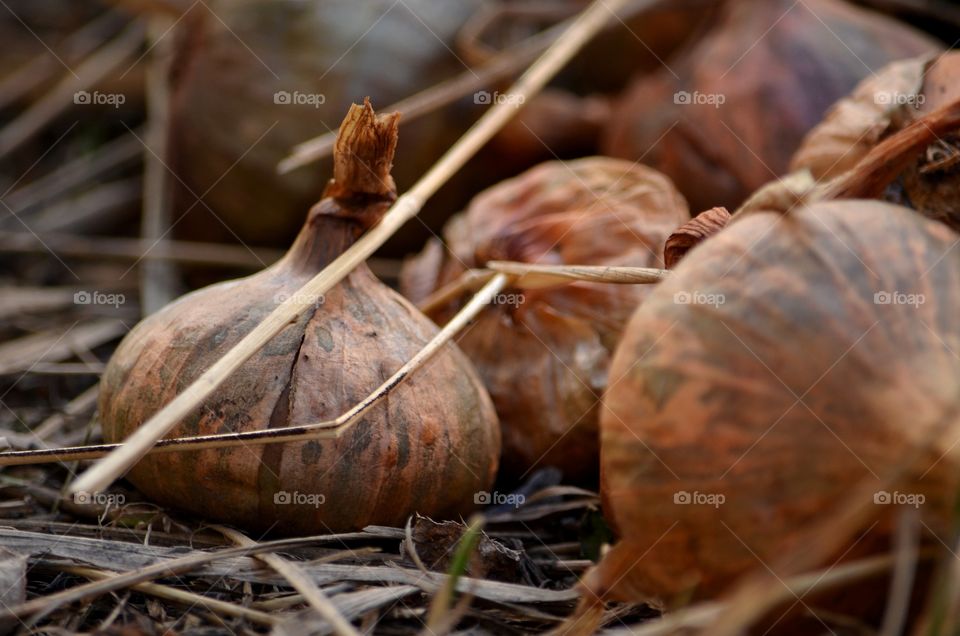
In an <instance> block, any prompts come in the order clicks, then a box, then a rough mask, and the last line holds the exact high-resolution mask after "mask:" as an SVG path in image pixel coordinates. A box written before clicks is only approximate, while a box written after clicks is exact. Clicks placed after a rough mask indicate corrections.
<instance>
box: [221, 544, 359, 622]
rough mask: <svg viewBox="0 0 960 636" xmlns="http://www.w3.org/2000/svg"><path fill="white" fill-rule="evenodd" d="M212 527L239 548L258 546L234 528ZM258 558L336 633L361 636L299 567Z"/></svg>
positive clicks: (266, 555)
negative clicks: (298, 594) (284, 581)
mask: <svg viewBox="0 0 960 636" xmlns="http://www.w3.org/2000/svg"><path fill="white" fill-rule="evenodd" d="M211 527H212V528H213V529H214V530H216V531H217V532H220V533H221V534H223V536H225V537H227V538H228V539H230V540H231V541H233V542H234V543H236V544H237V545H239V546H243V547H253V546H256V545H257V542H256V541H254V540H252V539H250V538H249V537H247V536H246V535H244V534H243V533H241V532H238V531H236V530H233V529H232V528H227V527H224V526H217V525H215V526H211ZM256 558H257V559H259V560H261V561H263V562H264V563H265V564H266V565H268V566H270V567H271V568H273V569H274V570H276V572H277V574H279V575H280V576H282V577H283V578H285V579H286V580H287V581H288V582H289V583H290V585H291V586H292V587H293V589H295V590H296V591H298V592H300V594H301V595H302V596H303V598H304V599H305V600H306V601H307V603H309V604H310V607H312V608H313V609H315V610H317V612H319V613H320V616H322V617H323V618H325V619H326V620H327V622H328V623H330V626H331V627H332V628H333V631H334V633H336V634H340V636H360V632H358V631H357V630H356V629H354V628H353V625H351V624H350V622H349V621H348V620H347V619H345V618H344V617H343V616H342V615H341V614H340V612H339V611H338V610H337V608H336V606H335V605H334V604H333V603H331V602H330V599H329V598H327V596H326V594H324V593H323V591H322V590H321V589H320V588H319V587H317V584H316V583H314V582H313V581H312V580H311V579H310V577H309V576H308V575H307V574H306V573H305V572H304V571H303V570H301V569H300V568H299V567H298V566H297V565H295V564H294V563H292V562H290V561H287V560H286V559H284V558H282V557H280V556H277V555H276V554H274V553H272V552H266V553H263V554H259V555H257V557H256Z"/></svg>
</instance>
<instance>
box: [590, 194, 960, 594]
mask: <svg viewBox="0 0 960 636" xmlns="http://www.w3.org/2000/svg"><path fill="white" fill-rule="evenodd" d="M957 240H958V237H957V235H956V234H955V233H954V232H952V231H951V230H950V229H949V228H947V227H946V226H944V225H942V224H940V223H936V222H933V221H930V220H927V219H924V218H923V217H921V216H920V215H918V214H916V213H914V212H912V211H911V210H908V209H906V208H902V207H898V206H894V205H890V204H886V203H880V202H875V201H862V200H851V201H843V202H828V203H818V204H815V205H811V206H808V207H805V208H801V209H798V210H794V211H793V212H791V213H789V214H787V215H786V216H783V215H781V214H779V213H773V212H758V213H750V214H749V215H747V216H745V217H734V220H733V221H732V222H731V223H730V225H728V226H727V227H726V228H725V229H724V230H723V231H721V232H720V233H718V234H717V235H715V236H713V237H711V238H710V239H708V240H707V241H705V242H704V243H703V244H701V245H700V246H698V247H697V248H696V249H695V250H692V251H691V252H690V253H689V254H688V255H687V256H686V257H685V258H684V259H683V260H682V261H681V262H680V264H679V265H678V266H677V268H676V270H674V275H673V276H672V277H671V278H669V279H667V280H666V281H664V282H663V283H661V284H660V285H658V286H657V288H656V289H655V290H654V291H653V293H652V294H651V295H650V296H649V297H648V298H647V299H646V301H645V302H644V303H643V305H641V306H640V308H639V309H638V310H637V312H636V313H635V314H634V316H633V318H632V319H631V321H630V324H629V325H628V327H627V328H626V330H625V332H624V337H623V339H622V341H621V343H620V345H619V347H618V348H617V352H616V354H615V356H614V359H613V363H612V365H611V371H610V378H611V380H610V386H611V388H610V389H609V390H608V391H607V393H606V394H605V396H604V405H605V407H606V408H605V409H604V411H603V412H602V415H601V476H602V479H601V481H602V488H601V491H602V495H603V500H604V514H605V515H606V516H607V518H608V520H609V521H610V522H611V523H612V525H614V526H615V528H616V531H617V533H618V535H619V537H620V540H619V543H617V544H616V545H615V546H614V547H613V549H612V550H610V551H609V552H608V553H607V555H606V556H605V557H604V559H603V561H602V562H601V564H600V565H599V566H598V568H597V569H595V570H594V571H592V572H591V573H590V574H589V575H588V576H587V577H586V578H585V584H586V586H587V588H588V589H589V590H590V591H591V592H592V593H593V594H596V595H597V596H599V597H601V598H604V599H618V600H630V601H637V600H641V599H649V598H659V599H661V600H664V601H665V602H675V601H676V600H677V599H679V598H698V597H699V598H702V597H714V596H717V595H720V594H722V593H724V592H725V591H729V590H730V589H731V587H732V586H733V585H734V584H735V582H736V580H737V577H738V576H740V575H742V574H744V573H746V572H747V571H748V570H752V569H754V568H762V567H763V566H762V564H764V563H765V564H775V563H776V562H778V561H779V557H781V556H784V555H785V554H786V553H789V552H790V551H791V550H804V549H805V546H807V545H809V543H808V540H809V535H807V534H806V533H805V532H804V529H806V528H809V527H811V524H815V523H821V522H826V521H827V520H829V519H832V518H835V517H833V515H834V514H836V511H837V509H838V507H840V506H842V505H843V503H844V502H845V501H846V500H847V499H846V498H848V497H849V496H850V495H851V494H852V493H854V492H857V490H856V487H858V486H860V485H861V484H863V483H864V482H863V480H867V479H873V478H874V476H876V477H878V479H877V490H878V491H881V490H885V491H891V492H892V491H894V490H896V491H899V492H901V493H920V494H923V495H924V496H925V498H926V500H925V503H924V504H923V505H922V506H920V508H919V511H920V514H921V515H922V519H923V522H924V524H926V528H927V529H929V530H930V532H936V533H939V535H940V537H941V538H945V537H947V536H948V535H947V531H948V528H950V525H951V521H950V519H951V511H952V508H953V505H954V498H955V495H956V493H957V486H958V478H960V470H958V463H960V462H958V457H957V453H956V449H953V450H951V446H952V445H953V444H954V443H955V442H956V439H957V435H958V431H960V428H958V425H960V421H954V420H956V418H957V413H958V410H960V358H957V356H956V354H955V352H956V351H958V350H960V349H958V347H960V323H958V322H957V320H956V316H957V315H958V312H960V296H958V294H957V290H958V289H960V252H957V251H956V250H951V247H952V246H953V245H954V244H955V242H956V241H957ZM884 292H886V293H892V292H899V293H901V294H916V295H923V296H924V302H919V303H916V304H909V303H907V302H903V303H896V302H890V303H887V304H884V303H883V302H882V301H881V302H877V301H876V297H875V294H878V293H884ZM678 293H699V294H703V295H707V294H713V295H715V299H716V298H717V297H718V296H719V295H722V296H724V299H723V302H720V303H715V304H706V303H703V304H681V303H677V302H675V295H676V294H678ZM701 298H703V299H706V298H707V297H706V296H701ZM881 298H883V297H881ZM614 378H617V381H616V382H615V381H614ZM944 425H949V427H948V428H946V430H945V431H944V429H943V428H940V427H941V426H944ZM929 442H932V443H931V446H930V447H927V450H924V451H923V452H922V455H923V456H922V458H921V460H920V461H919V462H918V464H917V465H916V466H911V467H910V470H908V471H907V473H906V476H905V477H904V478H903V480H902V481H899V482H897V483H896V484H895V486H894V488H890V487H889V486H887V487H884V484H883V482H881V481H880V479H879V478H883V477H884V476H885V475H889V474H890V471H891V470H892V469H893V467H894V466H896V465H897V464H898V462H899V461H900V460H901V459H902V458H904V457H907V456H908V455H909V454H910V452H911V449H912V448H917V445H918V444H924V443H929ZM678 492H687V493H691V494H692V493H705V494H721V495H723V496H724V497H725V502H724V503H722V504H721V505H719V506H718V507H714V506H712V505H696V504H695V503H694V504H689V503H688V504H685V505H684V504H679V503H677V502H676V501H675V499H674V497H675V496H676V493H678ZM862 503H863V504H864V505H868V506H871V507H872V506H874V501H865V502H862ZM898 509H899V508H898V506H878V507H876V508H874V509H873V510H874V512H875V513H876V514H875V515H872V516H871V522H872V520H873V517H876V518H877V519H878V524H877V525H876V526H873V527H869V528H868V527H864V528H863V530H868V532H867V533H866V535H865V536H864V537H863V538H862V539H860V540H859V542H856V541H857V540H856V538H854V539H851V541H850V543H849V544H847V547H850V546H852V545H854V543H855V542H856V544H855V548H854V549H851V550H850V551H849V552H847V553H845V554H844V558H857V557H858V556H863V555H864V554H865V553H867V554H876V553H878V552H880V551H887V550H889V549H890V531H891V521H892V519H893V518H895V516H896V515H897V511H898ZM924 538H925V539H930V538H931V537H930V534H929V533H928V532H927V531H926V530H925V531H924ZM838 556H839V555H838ZM641 557H642V558H641ZM826 565H829V564H826ZM591 598H592V597H591Z"/></svg>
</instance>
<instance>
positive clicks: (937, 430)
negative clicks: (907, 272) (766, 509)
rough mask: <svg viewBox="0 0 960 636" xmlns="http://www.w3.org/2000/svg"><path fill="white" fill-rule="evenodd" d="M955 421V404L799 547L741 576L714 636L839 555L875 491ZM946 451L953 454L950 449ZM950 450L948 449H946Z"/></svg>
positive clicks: (870, 512)
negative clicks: (789, 580)
mask: <svg viewBox="0 0 960 636" xmlns="http://www.w3.org/2000/svg"><path fill="white" fill-rule="evenodd" d="M958 423H960V401H957V402H956V403H955V404H954V405H952V406H951V408H950V409H948V411H947V412H946V413H945V414H944V415H943V417H941V418H940V420H939V421H938V422H936V423H935V424H934V425H933V426H931V427H930V430H928V431H926V435H925V436H924V438H923V439H921V440H920V441H918V442H917V443H916V444H914V445H913V446H912V447H910V448H907V449H905V450H904V453H903V456H902V459H901V460H900V461H899V462H898V463H896V464H894V465H892V466H890V467H889V468H888V469H887V470H886V471H885V473H884V474H883V475H882V476H881V479H880V480H877V479H876V478H874V477H873V476H868V477H865V478H864V479H862V480H861V482H860V484H858V485H857V486H856V488H854V489H853V491H852V493H851V494H850V495H849V496H848V497H847V498H846V499H845V500H844V501H841V502H840V504H839V505H838V506H837V507H836V509H835V510H834V511H833V513H832V514H828V515H826V516H825V518H824V520H823V521H821V522H818V523H815V524H813V525H812V526H811V527H810V528H809V529H807V530H806V532H805V538H804V539H803V540H800V541H798V542H797V545H799V546H801V548H800V549H797V550H793V551H792V552H788V553H786V554H784V555H783V557H782V558H781V559H780V560H779V561H778V562H776V563H772V564H770V565H769V566H766V567H765V568H764V569H762V570H757V572H756V573H755V574H754V575H751V576H747V577H745V579H744V580H743V582H742V583H740V584H739V585H738V586H737V587H736V588H735V589H734V590H733V593H732V594H731V595H730V602H729V603H728V604H727V605H726V607H725V610H724V612H723V613H722V614H721V615H720V616H719V617H718V619H717V620H716V622H715V623H714V626H713V628H712V632H711V633H712V634H715V635H717V636H735V635H737V634H741V633H743V631H744V628H745V627H746V626H748V625H752V624H753V623H755V622H756V621H757V620H758V619H760V618H761V617H762V616H763V615H764V614H766V612H767V611H769V610H770V609H772V608H773V607H775V606H776V605H777V604H778V603H779V602H780V599H779V596H778V593H777V588H778V587H781V585H780V583H779V581H780V580H781V579H783V578H785V577H788V576H793V575H795V574H797V573H798V572H803V571H805V570H808V569H810V568H813V567H817V566H820V565H821V564H822V563H824V562H826V561H827V560H828V559H829V558H830V557H831V556H833V555H836V554H839V553H840V552H841V551H842V550H843V548H844V546H845V545H846V544H847V543H848V542H849V540H850V537H852V536H854V535H855V534H856V533H857V532H860V531H861V530H863V529H864V528H866V527H868V525H869V522H870V520H871V519H873V518H875V517H876V516H877V515H878V514H879V511H878V510H877V508H878V506H877V505H876V504H874V501H873V496H874V493H876V492H877V491H878V490H892V489H893V488H894V487H895V485H896V484H897V483H898V482H899V481H900V480H901V479H903V478H904V477H905V476H906V475H908V474H910V473H911V471H913V470H916V469H917V467H918V466H919V465H920V462H921V461H922V460H923V459H924V458H925V457H928V456H929V454H930V453H931V452H932V451H933V450H935V449H936V448H937V444H938V443H939V442H941V441H942V440H943V439H944V437H945V436H946V435H947V434H948V433H949V432H950V431H951V430H952V429H954V428H956V427H957V425H958ZM951 451H952V452H954V453H956V452H958V451H957V450H956V449H951ZM948 452H950V451H948Z"/></svg>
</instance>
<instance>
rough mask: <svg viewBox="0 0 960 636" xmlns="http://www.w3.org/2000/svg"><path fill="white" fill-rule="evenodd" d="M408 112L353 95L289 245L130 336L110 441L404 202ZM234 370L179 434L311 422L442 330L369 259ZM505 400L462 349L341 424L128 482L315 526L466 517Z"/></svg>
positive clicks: (162, 494)
mask: <svg viewBox="0 0 960 636" xmlns="http://www.w3.org/2000/svg"><path fill="white" fill-rule="evenodd" d="M396 127H397V116H396V115H392V116H380V117H377V116H375V115H374V113H373V109H372V108H371V107H370V105H369V102H367V104H366V105H365V106H364V107H360V106H354V107H352V108H351V110H350V112H349V114H348V115H347V118H346V119H345V120H344V123H343V125H342V126H341V128H340V136H339V137H338V140H337V145H336V149H335V158H336V160H335V169H334V178H333V179H332V180H331V181H330V183H329V184H328V185H327V189H326V197H325V198H324V199H323V200H322V201H320V202H319V203H318V204H317V205H315V206H314V207H313V209H312V210H311V211H310V214H309V217H308V219H307V221H306V224H305V225H304V227H303V230H302V231H301V232H300V235H299V237H297V240H296V242H295V243H294V245H293V247H292V248H291V249H290V251H289V252H288V253H287V254H286V256H285V257H284V258H283V259H281V260H280V261H279V262H277V263H276V264H275V265H273V266H271V267H269V268H268V269H266V270H264V271H262V272H260V273H258V274H255V275H253V276H250V277H248V278H243V279H240V280H235V281H230V282H226V283H221V284H218V285H214V286H212V287H208V288H205V289H202V290H200V291H197V292H194V293H192V294H189V295H188V296H185V297H183V298H181V299H180V300H178V301H176V302H174V303H173V304H171V305H169V306H167V307H166V308H165V309H163V310H161V311H160V312H158V313H156V314H153V315H151V316H150V317H148V318H147V319H145V320H144V321H143V322H141V323H140V324H139V325H138V326H137V327H136V328H135V329H134V330H133V331H131V332H130V334H129V335H128V336H127V337H126V338H125V339H124V341H123V342H122V343H121V345H120V347H119V348H118V349H117V351H116V352H115V353H114V355H113V357H112V358H111V360H110V363H109V365H108V367H107V370H106V372H105V373H104V376H103V380H102V382H101V390H100V416H101V419H102V422H103V431H104V437H105V439H107V440H108V441H121V440H122V439H124V438H125V437H127V436H128V435H129V434H130V433H131V432H133V431H134V430H135V429H136V428H137V427H138V426H139V425H140V424H141V423H142V422H144V421H145V420H146V419H147V418H148V417H149V416H150V415H151V414H152V413H154V412H156V411H157V410H158V409H159V408H160V407H162V406H163V405H164V404H166V403H167V402H169V401H170V400H171V399H173V397H174V396H175V395H176V394H177V393H179V392H180V391H181V390H182V389H183V388H184V387H186V386H188V385H189V384H190V383H191V382H193V381H194V380H195V379H196V378H197V377H198V376H199V375H200V374H201V373H202V372H203V371H205V370H206V369H207V368H208V367H209V366H210V365H211V364H212V363H213V362H214V361H216V360H218V359H219V358H220V357H221V356H222V355H223V354H224V353H225V352H226V351H228V350H230V348H231V347H233V346H234V345H235V344H236V343H237V342H238V341H239V340H240V339H241V338H242V337H243V336H245V335H246V334H247V333H249V332H250V330H251V329H253V327H254V326H255V325H256V324H257V323H258V322H259V321H260V320H262V319H263V318H264V317H265V316H266V315H267V314H268V313H270V312H271V311H272V310H273V309H274V308H275V307H276V305H277V304H278V303H279V302H281V301H282V300H284V299H286V298H287V297H288V296H289V295H290V294H292V293H294V292H295V291H296V290H297V289H299V288H300V286H301V285H302V284H303V283H305V282H306V281H307V280H309V279H310V278H311V277H312V276H314V275H315V274H316V273H317V272H319V271H320V270H321V269H323V268H324V266H325V265H327V264H328V263H329V262H331V261H332V260H333V259H335V258H336V257H337V256H339V255H340V254H341V253H342V252H343V251H344V250H345V249H346V248H348V247H349V246H350V245H351V244H352V243H353V241H354V240H355V239H356V238H357V236H358V235H359V234H360V233H361V232H362V231H363V230H364V229H365V228H367V227H369V226H371V225H373V224H375V223H376V222H377V221H378V220H379V218H380V215H381V214H383V213H384V212H385V211H386V209H387V208H388V207H389V206H390V204H391V203H392V202H393V201H394V200H395V198H396V189H395V186H394V183H393V179H392V178H391V177H390V166H391V160H392V158H393V149H394V147H395V146H396V139H397V137H396ZM304 302H312V303H313V304H314V307H313V308H311V309H310V310H308V311H307V312H306V313H305V314H304V315H303V316H301V317H300V318H299V319H298V320H297V321H296V322H295V323H292V324H290V325H289V326H288V327H287V328H286V329H284V330H283V331H282V332H281V333H280V334H279V335H278V336H277V337H276V338H274V339H273V341H271V342H270V343H269V344H268V345H267V346H266V347H264V348H263V349H261V350H260V351H259V352H258V353H256V354H255V355H254V356H253V357H252V358H251V359H250V360H248V361H247V362H246V363H244V365H243V366H242V367H241V368H240V369H239V370H238V371H237V372H236V373H234V374H233V375H232V376H231V377H230V378H229V379H228V380H227V381H226V382H225V383H224V384H223V386H222V387H221V388H219V389H218V390H217V392H216V393H215V394H214V396H213V397H211V398H210V400H208V401H207V403H206V404H205V406H204V407H203V408H202V409H201V410H198V411H197V412H196V413H194V414H193V415H191V416H190V417H188V418H186V419H185V420H184V421H183V422H182V423H180V424H179V425H177V426H176V427H175V428H174V429H173V431H172V432H171V434H170V436H187V435H205V434H215V433H226V432H231V431H249V430H257V429H262V428H276V427H282V426H288V425H293V424H308V423H313V422H317V421H321V420H325V419H330V418H333V417H337V416H339V415H340V414H341V413H343V412H345V411H346V410H347V409H349V408H350V407H352V406H353V405H354V404H355V403H357V402H359V401H360V400H361V399H362V398H364V397H365V396H366V395H367V394H368V393H369V392H371V391H372V390H373V389H375V388H376V387H377V386H379V385H380V384H381V383H382V382H383V381H384V380H386V379H387V378H388V377H389V376H390V375H391V374H392V373H393V372H394V371H396V369H398V368H399V367H400V366H401V365H402V364H403V363H404V362H406V361H407V360H408V359H409V358H411V357H412V356H413V355H414V354H415V353H416V352H417V351H419V350H420V349H421V347H422V346H423V345H424V344H425V343H426V342H427V341H428V340H429V339H430V338H431V337H432V336H433V335H435V333H436V331H437V330H436V327H435V326H434V325H433V324H432V323H431V322H430V321H429V320H428V319H427V318H425V317H424V316H423V315H422V314H420V313H419V312H418V311H417V310H416V309H415V308H414V307H412V306H411V305H410V303H408V302H407V301H406V300H405V299H403V298H402V297H401V296H399V295H398V294H397V293H395V292H394V291H392V290H390V289H389V288H387V287H386V286H384V285H383V284H381V283H380V282H379V281H378V280H377V279H376V278H375V277H374V276H373V274H372V273H371V272H370V270H369V269H368V268H367V267H366V266H361V267H359V268H357V269H356V270H355V271H353V272H352V273H351V274H349V275H348V276H347V278H345V279H344V280H343V281H342V282H341V283H339V284H338V285H337V286H336V287H334V288H333V289H331V290H330V292H328V293H327V294H326V295H325V297H324V298H318V299H304ZM499 437H500V436H499V430H498V427H497V420H496V416H495V414H494V410H493V405H492V404H491V402H490V398H489V396H488V395H487V393H486V391H485V390H484V388H483V386H482V384H481V381H480V379H479V378H478V377H477V375H476V372H475V371H474V370H473V368H472V367H471V366H470V363H469V362H468V361H467V360H466V358H464V356H463V354H462V353H460V351H459V350H457V348H456V347H455V346H453V345H448V346H447V347H446V348H445V350H443V351H442V352H441V353H440V354H438V355H437V357H436V358H434V359H433V360H431V361H430V362H429V363H428V364H427V365H426V366H425V367H424V368H422V369H420V370H419V371H418V372H417V374H416V375H415V376H414V377H412V378H411V379H410V380H409V381H408V382H406V383H405V384H403V385H401V386H399V387H398V388H396V389H395V391H394V392H393V393H392V394H391V395H390V397H389V398H388V400H387V401H386V402H385V405H384V406H380V407H377V410H376V411H373V412H372V413H371V414H370V415H369V416H367V417H365V418H364V419H363V420H361V421H360V422H358V423H357V424H356V425H355V426H354V427H353V428H351V429H349V430H348V431H347V432H346V433H345V434H344V435H343V436H341V437H339V438H337V439H333V440H324V441H304V442H291V443H284V444H273V445H268V446H251V447H233V448H220V449H211V450H201V451H191V452H184V453H175V454H164V455H152V456H148V457H146V458H144V459H143V460H141V461H140V463H138V464H137V465H136V466H135V467H134V468H133V470H132V471H131V472H130V474H129V476H128V478H129V479H130V481H132V482H133V483H134V485H136V486H137V488H139V489H140V490H141V491H143V493H144V494H146V495H147V496H148V497H150V498H151V499H154V500H155V501H158V502H160V503H161V504H164V505H169V506H172V507H176V508H180V509H183V510H187V511H189V512H192V513H194V514H197V515H200V516H202V517H203V518H204V519H208V520H215V521H224V522H229V523H235V524H239V525H241V526H244V527H247V528H256V529H268V528H272V527H274V526H276V529H277V530H278V531H282V532H285V533H311V532H321V531H330V530H334V531H338V530H346V529H352V528H362V527H363V526H365V525H368V524H387V525H398V524H402V523H403V522H404V520H405V519H406V518H407V517H408V515H410V514H411V513H412V512H414V511H419V512H422V513H424V514H429V515H435V516H440V517H449V516H451V515H457V514H461V513H465V512H467V511H469V510H470V509H472V508H473V506H474V493H476V492H478V491H482V490H484V489H487V488H488V487H489V486H490V484H491V482H492V481H493V478H494V474H495V472H496V467H497V458H498V456H499V453H500V439H499Z"/></svg>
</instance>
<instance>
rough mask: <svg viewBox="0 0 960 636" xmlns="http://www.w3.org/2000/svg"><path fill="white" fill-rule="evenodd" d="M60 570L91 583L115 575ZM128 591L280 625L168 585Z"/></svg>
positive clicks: (143, 585)
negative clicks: (88, 580) (86, 579)
mask: <svg viewBox="0 0 960 636" xmlns="http://www.w3.org/2000/svg"><path fill="white" fill-rule="evenodd" d="M62 569H63V571H64V572H66V573H68V574H75V575H77V576H82V577H84V578H88V579H90V580H92V581H103V580H106V579H109V578H111V577H114V576H116V575H117V573H116V572H110V571H109V570H98V569H96V568H87V567H80V566H67V567H64V568H62ZM130 589H132V590H134V591H137V592H141V593H143V594H149V595H150V596H156V597H157V598H162V599H165V600H168V601H173V602H174V603H180V604H181V605H186V606H188V607H190V608H193V607H202V608H204V609H207V610H209V611H211V612H213V613H214V614H217V615H224V616H235V617H237V618H245V619H247V620H248V621H251V622H253V623H258V624H260V625H266V626H268V627H273V626H274V625H278V624H279V623H280V619H279V618H277V617H275V616H270V615H269V614H267V613H266V612H261V611H258V610H255V609H250V608H248V607H243V606H241V605H234V604H233V603H227V602H226V601H221V600H218V599H215V598H210V597H207V596H201V595H200V594H195V593H193V592H188V591H186V590H181V589H179V588H175V587H170V586H168V585H161V584H159V583H137V584H136V585H133V586H131V588H130Z"/></svg>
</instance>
